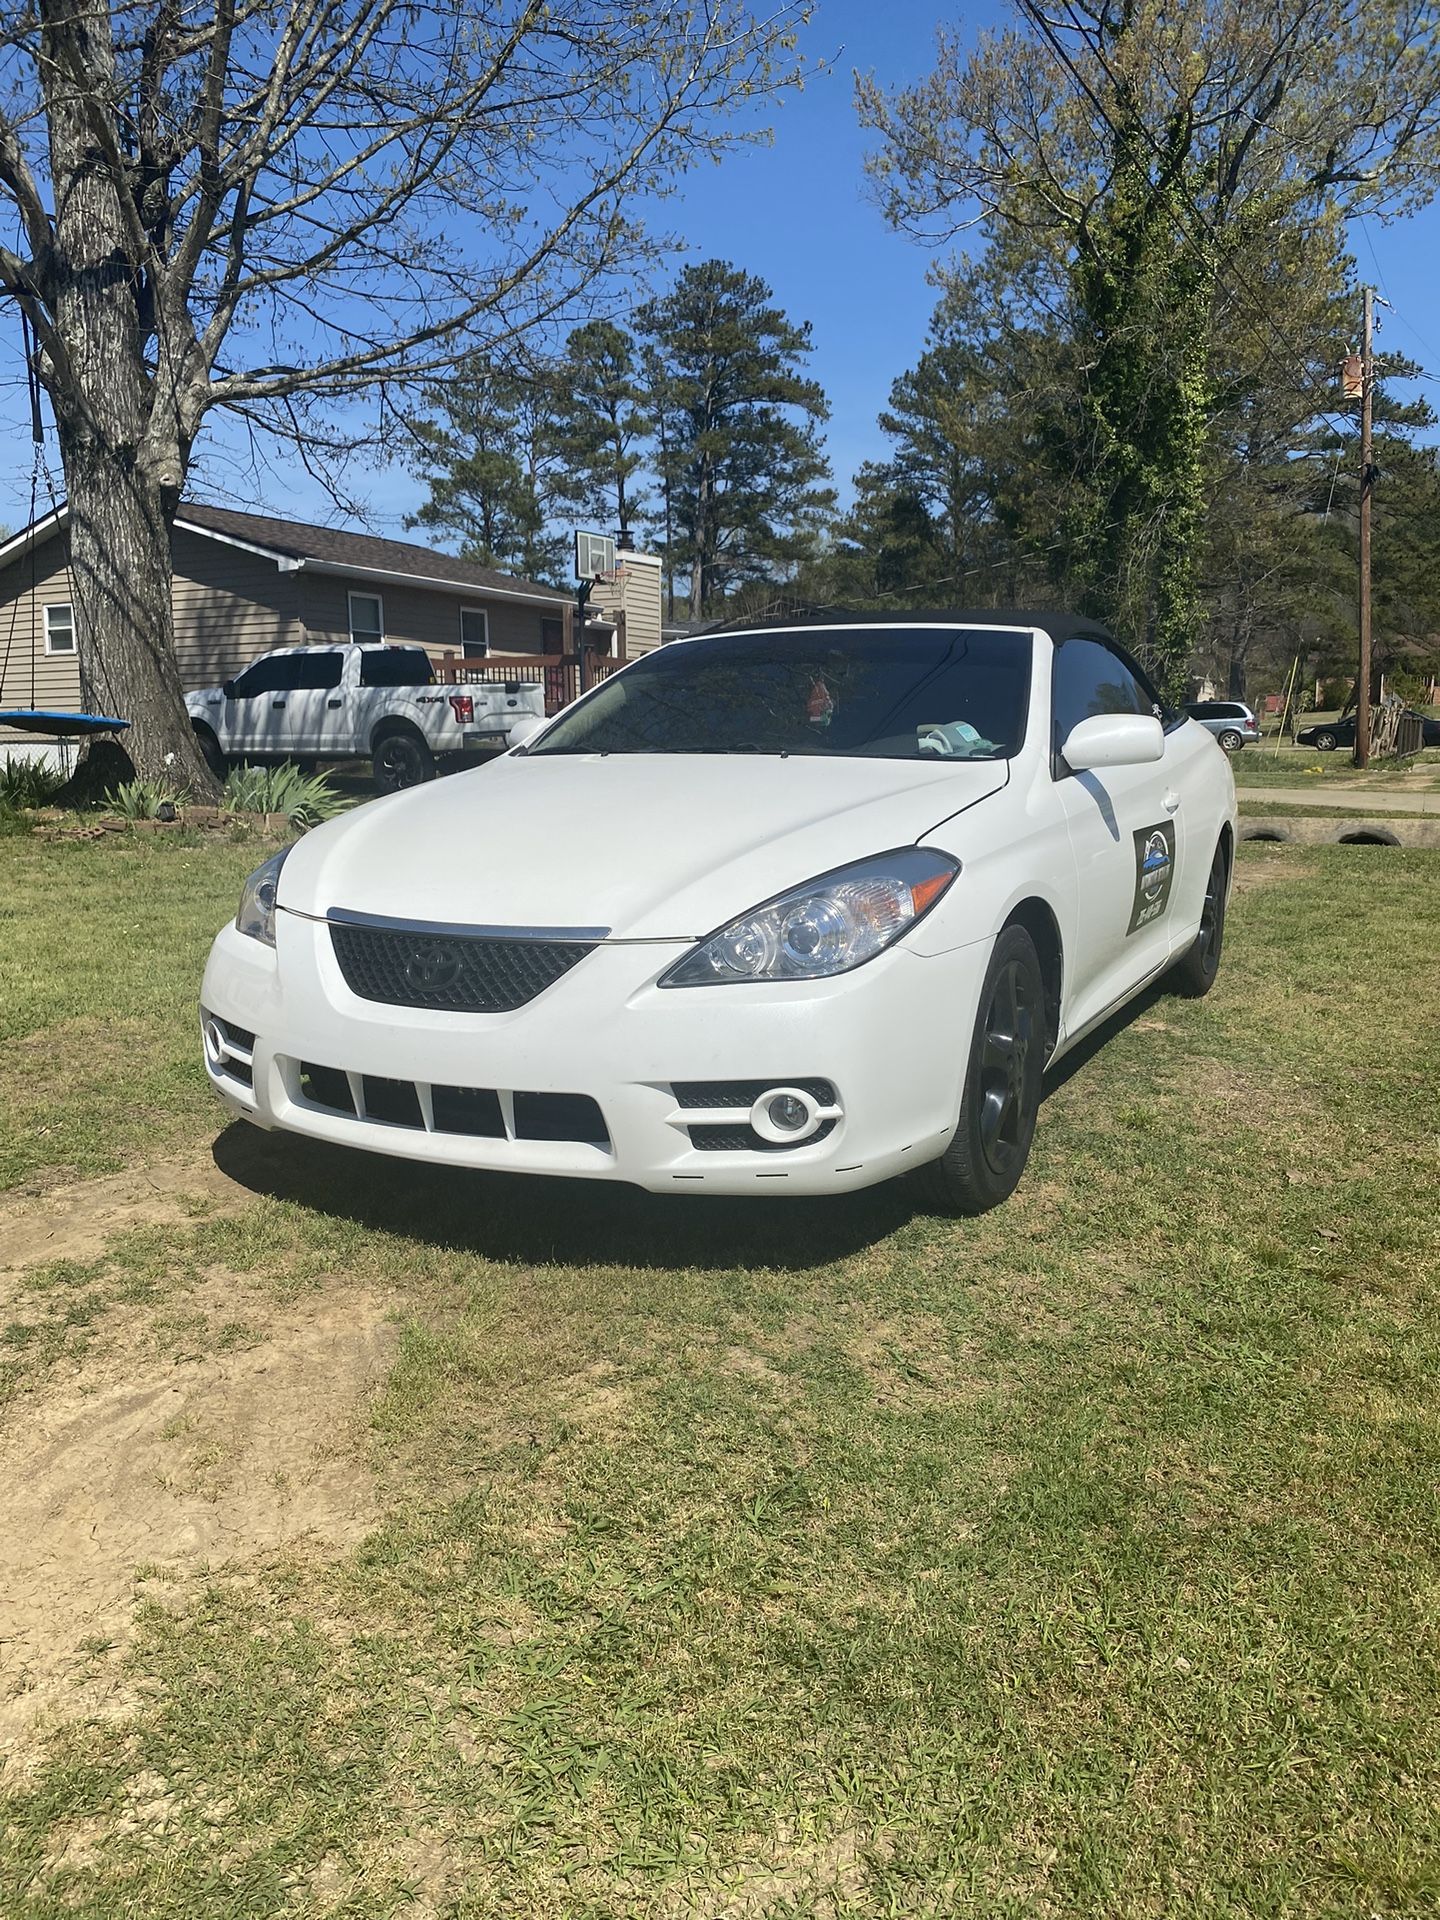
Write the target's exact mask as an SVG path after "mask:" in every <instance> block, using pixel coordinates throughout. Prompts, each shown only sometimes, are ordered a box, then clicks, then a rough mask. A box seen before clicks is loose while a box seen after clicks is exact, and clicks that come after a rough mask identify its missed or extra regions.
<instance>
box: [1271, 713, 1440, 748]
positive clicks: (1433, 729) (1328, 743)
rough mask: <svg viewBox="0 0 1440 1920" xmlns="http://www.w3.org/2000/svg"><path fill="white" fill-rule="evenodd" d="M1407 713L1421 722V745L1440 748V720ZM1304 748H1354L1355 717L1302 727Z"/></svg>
mask: <svg viewBox="0 0 1440 1920" xmlns="http://www.w3.org/2000/svg"><path fill="white" fill-rule="evenodd" d="M1405 711H1406V713H1407V714H1409V716H1410V718H1411V719H1412V720H1418V721H1419V722H1420V744H1421V746H1422V747H1440V720H1431V719H1428V718H1427V717H1426V715H1425V714H1423V713H1416V711H1415V709H1414V708H1413V707H1407V708H1406V709H1405ZM1295 739H1296V742H1297V744H1298V745H1300V746H1302V747H1314V749H1315V751H1316V752H1317V753H1333V752H1334V751H1335V749H1336V747H1353V746H1354V744H1355V716H1354V714H1353V713H1351V714H1347V715H1346V717H1345V718H1344V719H1343V720H1322V721H1320V722H1319V723H1318V725H1316V726H1313V727H1302V728H1301V729H1300V731H1299V732H1298V733H1297V734H1296V736H1295Z"/></svg>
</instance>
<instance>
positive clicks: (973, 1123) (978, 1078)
mask: <svg viewBox="0 0 1440 1920" xmlns="http://www.w3.org/2000/svg"><path fill="white" fill-rule="evenodd" d="M1045 1031H1046V1029H1045V979H1044V976H1043V974H1042V973H1041V971H1040V956H1039V955H1038V954H1037V953H1036V951H1035V942H1034V941H1033V940H1032V939H1031V938H1030V935H1029V934H1028V933H1027V932H1026V931H1025V929H1024V927H1007V928H1006V929H1005V931H1004V932H1003V933H1002V934H1001V935H1000V938H999V939H998V940H997V941H996V942H995V951H994V952H993V953H992V954H991V956H990V965H989V966H988V967H987V968H986V969H985V984H984V986H983V987H982V988H981V989H980V1011H979V1012H978V1013H977V1015H976V1016H975V1032H974V1035H973V1036H972V1038H971V1041H970V1058H969V1060H968V1062H967V1064H966V1069H965V1090H964V1092H963V1094H962V1095H961V1099H960V1118H959V1120H958V1121H957V1122H956V1126H955V1131H954V1133H953V1134H952V1135H951V1138H950V1144H949V1146H948V1147H947V1148H946V1149H945V1151H944V1153H942V1154H941V1156H940V1158H939V1159H938V1160H936V1161H933V1162H932V1163H931V1165H930V1166H928V1167H925V1168H924V1169H922V1171H921V1174H920V1179H921V1181H922V1183H923V1187H924V1190H925V1192H926V1194H927V1196H928V1198H929V1200H930V1202H931V1204H932V1206H934V1207H935V1208H936V1210H937V1211H939V1212H942V1213H952V1214H955V1213H959V1214H966V1213H987V1212H988V1211H989V1210H990V1208H991V1207H998V1206H999V1205H1000V1202H1001V1201H1002V1200H1008V1199H1009V1197H1010V1195H1011V1194H1012V1193H1013V1192H1014V1191H1015V1189H1016V1187H1017V1186H1018V1185H1019V1184H1020V1176H1021V1174H1022V1173H1023V1172H1024V1171H1025V1162H1026V1161H1027V1160H1028V1159H1029V1158H1030V1142H1031V1141H1032V1140H1033V1139H1034V1137H1035V1121H1036V1119H1037V1117H1038V1115H1039V1112H1040V1081H1041V1077H1042V1076H1043V1074H1044V1071H1045Z"/></svg>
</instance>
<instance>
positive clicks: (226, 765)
mask: <svg viewBox="0 0 1440 1920" xmlns="http://www.w3.org/2000/svg"><path fill="white" fill-rule="evenodd" d="M193 731H194V734H195V744H196V745H197V746H198V747H199V749H200V751H201V753H202V754H203V755H204V758H205V764H206V766H207V767H209V769H210V771H211V772H212V773H213V774H214V776H215V778H216V779H217V780H223V779H224V778H225V776H226V774H227V773H228V772H229V771H230V762H229V761H228V760H227V759H226V757H225V755H224V754H223V753H222V752H221V751H220V742H219V741H218V740H217V739H216V738H215V736H214V734H213V733H212V732H211V731H210V729H209V727H205V726H201V725H200V724H199V723H198V722H197V724H196V725H195V727H194V729H193Z"/></svg>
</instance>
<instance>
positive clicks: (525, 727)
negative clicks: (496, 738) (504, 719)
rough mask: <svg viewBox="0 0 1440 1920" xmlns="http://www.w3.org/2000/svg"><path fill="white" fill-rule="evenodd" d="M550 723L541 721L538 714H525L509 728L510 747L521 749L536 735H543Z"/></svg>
mask: <svg viewBox="0 0 1440 1920" xmlns="http://www.w3.org/2000/svg"><path fill="white" fill-rule="evenodd" d="M549 724H550V722H549V721H548V720H542V719H541V718H540V717H539V715H538V714H534V713H527V714H525V715H524V716H523V718H521V719H519V720H517V721H516V722H515V723H514V725H513V726H512V727H511V729H510V732H509V735H508V736H507V738H508V743H509V745H510V746H512V747H523V746H524V744H525V742H526V741H527V740H533V739H534V738H535V736H536V734H537V733H543V732H544V731H545V729H546V727H548V726H549Z"/></svg>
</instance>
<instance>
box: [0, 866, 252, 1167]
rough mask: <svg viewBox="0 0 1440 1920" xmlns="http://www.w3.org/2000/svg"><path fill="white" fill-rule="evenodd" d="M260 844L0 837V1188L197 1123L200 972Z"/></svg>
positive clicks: (180, 1132) (148, 1154)
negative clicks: (2, 1117) (2, 1116)
mask: <svg viewBox="0 0 1440 1920" xmlns="http://www.w3.org/2000/svg"><path fill="white" fill-rule="evenodd" d="M257 847H258V851H257ZM267 851H268V849H267V848H266V847H265V846H263V845H260V844H259V843H258V842H257V843H255V844H253V845H248V846H216V845H213V844H196V843H195V841H194V840H193V839H186V838H184V837H183V836H179V835H174V836H172V835H168V834H157V835H147V836H145V837H143V838H142V837H141V836H139V835H133V836H132V835H129V834H113V835H107V836H106V837H105V839H104V840H103V841H101V842H92V841H85V840H81V841H67V840H44V839H41V838H40V837H38V836H36V835H34V834H24V835H13V836H10V837H0V1114H3V1115H4V1125H3V1126H0V1189H3V1188H6V1187H13V1186H16V1185H18V1184H19V1183H20V1182H22V1181H26V1180H31V1179H34V1178H36V1177H37V1176H40V1177H49V1176H58V1175H60V1174H64V1173H71V1174H75V1175H79V1176H83V1175H89V1174H96V1173H106V1172H111V1171H113V1170H115V1169H116V1168H118V1167H121V1166H124V1165H126V1164H129V1163H132V1162H135V1161H139V1160H142V1159H145V1158H153V1157H156V1156H158V1155H160V1154H163V1153H166V1152H168V1151H171V1150H172V1149H173V1148H175V1147H176V1146H177V1145H179V1144H181V1143H183V1142H185V1141H187V1140H193V1139H195V1138H196V1137H197V1135H198V1134H199V1133H200V1132H201V1131H202V1130H203V1127H204V1125H205V1123H206V1122H207V1121H208V1119H209V1118H210V1113H211V1105H212V1100H213V1096H212V1095H211V1094H210V1091H209V1088H208V1085H207V1083H206V1081H205V1076H204V1074H203V1072H202V1071H201V1069H200V1066H199V1062H198V1057H197V1054H196V1044H197V1043H196V1034H197V1031H198V1029H197V1024H196V1022H197V1016H196V1011H195V1009H196V1005H197V1002H198V997H199V990H200V975H201V972H202V970H203V967H204V963H205V955H206V952H207V951H208V949H209V945H210V942H211V940H212V939H213V938H214V935H215V931H216V929H217V928H218V927H219V926H221V925H222V924H223V923H224V921H225V920H226V919H227V918H230V917H231V916H233V914H234V912H235V907H236V903H237V902H238V900H239V897H240V883H241V881H242V880H243V879H244V877H245V875H246V874H247V873H248V872H249V871H250V870H251V869H252V868H253V867H255V866H257V865H258V864H259V862H260V861H261V860H262V859H264V858H265V855H266V852H267Z"/></svg>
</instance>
